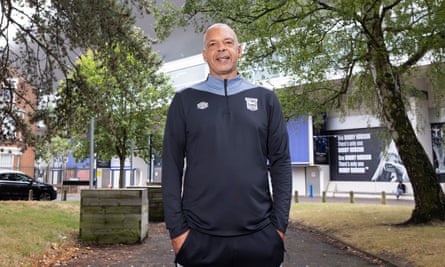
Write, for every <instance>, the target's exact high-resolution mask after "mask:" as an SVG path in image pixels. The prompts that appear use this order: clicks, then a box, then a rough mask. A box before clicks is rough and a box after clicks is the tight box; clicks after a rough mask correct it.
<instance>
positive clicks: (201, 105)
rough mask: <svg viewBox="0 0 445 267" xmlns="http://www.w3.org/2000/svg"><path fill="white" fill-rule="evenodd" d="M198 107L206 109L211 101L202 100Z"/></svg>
mask: <svg viewBox="0 0 445 267" xmlns="http://www.w3.org/2000/svg"><path fill="white" fill-rule="evenodd" d="M196 107H197V108H198V109H206V108H208V107H209V103H207V102H204V101H202V102H199V103H198V104H197V105H196Z"/></svg>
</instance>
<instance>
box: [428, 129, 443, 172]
mask: <svg viewBox="0 0 445 267" xmlns="http://www.w3.org/2000/svg"><path fill="white" fill-rule="evenodd" d="M444 130H445V123H435V124H431V143H432V146H433V162H434V169H435V170H436V174H437V175H438V176H439V178H440V181H445V148H444V146H445V143H444Z"/></svg>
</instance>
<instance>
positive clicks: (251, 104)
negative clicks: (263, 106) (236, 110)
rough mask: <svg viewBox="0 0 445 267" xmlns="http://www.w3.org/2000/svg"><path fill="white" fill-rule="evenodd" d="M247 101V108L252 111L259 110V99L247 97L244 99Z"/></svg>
mask: <svg viewBox="0 0 445 267" xmlns="http://www.w3.org/2000/svg"><path fill="white" fill-rule="evenodd" d="M244 99H245V100H246V107H247V109H248V110H250V111H257V110H258V99H257V98H252V97H246V98H244Z"/></svg>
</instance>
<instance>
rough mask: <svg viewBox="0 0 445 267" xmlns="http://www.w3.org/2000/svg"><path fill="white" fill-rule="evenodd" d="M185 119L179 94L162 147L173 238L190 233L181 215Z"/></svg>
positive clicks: (165, 201)
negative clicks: (187, 231)
mask: <svg viewBox="0 0 445 267" xmlns="http://www.w3.org/2000/svg"><path fill="white" fill-rule="evenodd" d="M185 140H186V132H185V116H184V109H183V105H182V99H181V95H180V94H178V93H176V95H175V96H174V97H173V100H172V102H171V104H170V107H169V110H168V114H167V121H166V125H165V131H164V140H163V147H162V195H163V205H164V219H165V223H166V226H167V229H168V230H169V232H170V237H171V238H175V237H177V236H179V235H180V234H182V233H184V232H185V231H186V230H187V229H188V226H187V222H186V219H185V216H184V214H183V211H182V197H181V193H182V192H181V190H182V176H183V170H184V158H185Z"/></svg>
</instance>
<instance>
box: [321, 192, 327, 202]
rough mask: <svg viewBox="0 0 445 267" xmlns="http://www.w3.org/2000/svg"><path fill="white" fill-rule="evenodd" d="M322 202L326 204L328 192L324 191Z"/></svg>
mask: <svg viewBox="0 0 445 267" xmlns="http://www.w3.org/2000/svg"><path fill="white" fill-rule="evenodd" d="M321 202H323V203H326V191H323V193H322V195H321Z"/></svg>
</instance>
